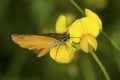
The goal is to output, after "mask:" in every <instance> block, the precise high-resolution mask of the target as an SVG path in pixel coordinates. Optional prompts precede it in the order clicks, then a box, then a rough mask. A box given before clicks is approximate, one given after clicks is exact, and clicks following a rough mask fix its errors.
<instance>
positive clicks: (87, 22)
mask: <svg viewBox="0 0 120 80" xmlns="http://www.w3.org/2000/svg"><path fill="white" fill-rule="evenodd" d="M85 15H86V16H85V17H82V18H80V19H77V20H75V21H74V22H73V23H72V24H71V25H70V26H69V27H68V28H67V27H66V18H65V16H63V15H60V17H59V18H58V20H57V23H56V32H57V33H64V32H67V33H68V34H69V35H70V39H69V40H67V41H66V42H65V44H66V45H65V44H61V45H60V47H59V49H58V48H57V46H56V47H54V48H53V49H51V50H50V56H51V57H52V58H53V59H54V60H55V61H57V62H59V63H69V62H70V61H71V60H72V58H73V56H74V53H75V51H76V49H75V48H74V47H73V45H72V43H73V42H74V43H78V44H80V49H81V50H82V51H84V52H85V53H90V52H92V51H96V50H97V40H96V38H97V36H98V35H99V34H100V32H101V31H102V21H101V20H100V18H99V17H98V16H97V14H95V13H94V12H92V11H91V10H89V9H85ZM56 51H57V56H56Z"/></svg>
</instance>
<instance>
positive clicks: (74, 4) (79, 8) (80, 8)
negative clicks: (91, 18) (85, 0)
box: [70, 0, 85, 15]
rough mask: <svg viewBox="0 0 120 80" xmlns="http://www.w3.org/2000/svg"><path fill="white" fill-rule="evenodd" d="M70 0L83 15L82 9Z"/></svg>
mask: <svg viewBox="0 0 120 80" xmlns="http://www.w3.org/2000/svg"><path fill="white" fill-rule="evenodd" d="M70 2H71V3H72V4H73V5H74V6H75V7H76V8H77V9H78V11H79V12H80V13H81V14H82V15H85V13H84V11H83V10H82V9H81V8H80V6H78V5H77V4H76V3H75V1H74V0H70Z"/></svg>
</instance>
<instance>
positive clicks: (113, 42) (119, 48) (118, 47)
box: [102, 31, 120, 51]
mask: <svg viewBox="0 0 120 80" xmlns="http://www.w3.org/2000/svg"><path fill="white" fill-rule="evenodd" d="M102 33H103V34H104V35H105V36H106V37H107V38H108V39H109V40H110V41H111V43H112V44H113V45H114V46H115V47H116V48H117V49H118V50H119V51H120V46H118V45H117V44H116V43H115V41H113V40H112V39H111V38H110V37H109V36H108V35H107V34H106V33H105V32H104V31H102Z"/></svg>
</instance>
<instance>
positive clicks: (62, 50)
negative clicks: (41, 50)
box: [50, 44, 75, 63]
mask: <svg viewBox="0 0 120 80" xmlns="http://www.w3.org/2000/svg"><path fill="white" fill-rule="evenodd" d="M74 52H75V50H73V49H71V48H69V47H67V46H66V45H64V44H62V45H60V46H56V47H54V48H52V49H51V50H50V56H51V58H52V59H54V60H55V61H57V62H58V63H70V62H71V60H72V58H73V56H74Z"/></svg>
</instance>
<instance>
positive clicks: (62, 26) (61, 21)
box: [56, 15, 67, 33]
mask: <svg viewBox="0 0 120 80" xmlns="http://www.w3.org/2000/svg"><path fill="white" fill-rule="evenodd" d="M66 30H67V27H66V18H65V16H64V15H60V16H59V18H58V20H57V22H56V32H57V33H63V32H66Z"/></svg>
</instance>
